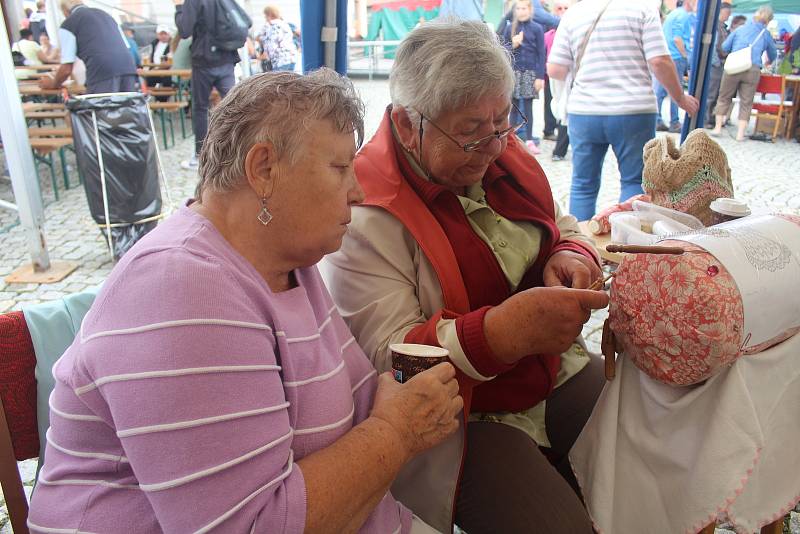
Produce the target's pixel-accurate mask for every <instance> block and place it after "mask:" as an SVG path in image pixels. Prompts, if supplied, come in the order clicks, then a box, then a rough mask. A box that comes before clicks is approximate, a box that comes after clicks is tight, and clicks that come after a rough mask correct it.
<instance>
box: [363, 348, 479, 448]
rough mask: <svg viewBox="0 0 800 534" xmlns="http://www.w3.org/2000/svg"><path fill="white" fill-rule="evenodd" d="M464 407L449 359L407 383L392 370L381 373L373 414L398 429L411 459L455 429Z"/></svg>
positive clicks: (454, 371)
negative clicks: (396, 379) (395, 375)
mask: <svg viewBox="0 0 800 534" xmlns="http://www.w3.org/2000/svg"><path fill="white" fill-rule="evenodd" d="M463 408H464V401H463V399H462V398H461V396H460V395H459V394H458V382H457V381H456V370H455V367H453V364H451V363H447V362H445V363H440V364H438V365H436V366H434V367H431V368H430V369H428V370H426V371H423V372H421V373H419V374H418V375H416V376H414V377H412V378H411V380H409V381H408V382H406V383H405V384H400V383H398V382H396V381H395V379H394V377H393V376H392V373H390V372H387V373H383V374H381V375H380V376H379V377H378V391H377V392H376V393H375V403H374V404H373V406H372V413H371V414H370V416H371V417H375V418H378V419H381V420H383V421H385V422H387V423H389V425H391V426H392V428H394V430H395V431H396V432H397V434H398V436H399V438H400V441H401V443H402V444H403V446H404V448H405V450H406V451H407V453H408V455H409V458H410V457H411V456H413V455H415V454H417V453H419V452H421V451H424V450H425V449H428V448H430V447H433V446H434V445H437V444H438V443H440V442H441V441H443V440H444V439H445V438H446V437H447V436H449V435H450V434H452V433H453V432H455V431H456V429H458V419H456V416H457V415H458V414H460V413H461V410H462V409H463Z"/></svg>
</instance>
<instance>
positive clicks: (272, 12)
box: [258, 5, 297, 71]
mask: <svg viewBox="0 0 800 534" xmlns="http://www.w3.org/2000/svg"><path fill="white" fill-rule="evenodd" d="M264 18H265V19H266V24H264V27H263V28H262V29H261V32H260V33H259V35H258V39H259V41H260V42H261V48H262V49H263V50H264V57H263V58H262V59H267V60H269V62H270V64H271V66H272V68H271V70H288V71H293V70H294V66H295V64H296V63H297V47H296V46H295V44H294V33H293V32H292V28H291V26H289V23H288V22H286V21H285V20H283V19H282V18H281V12H280V10H279V9H278V7H277V6H274V5H268V6H267V7H265V8H264Z"/></svg>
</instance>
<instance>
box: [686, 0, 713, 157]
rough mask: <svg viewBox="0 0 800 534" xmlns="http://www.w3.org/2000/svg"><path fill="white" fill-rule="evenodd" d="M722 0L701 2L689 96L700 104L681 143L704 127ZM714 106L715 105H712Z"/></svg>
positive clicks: (695, 28)
mask: <svg viewBox="0 0 800 534" xmlns="http://www.w3.org/2000/svg"><path fill="white" fill-rule="evenodd" d="M721 3H722V0H699V1H698V4H697V22H696V23H695V27H694V46H693V47H692V48H693V50H692V61H691V63H690V70H689V73H690V74H689V94H690V95H692V96H693V97H695V98H696V99H697V100H698V102H700V107H698V108H697V113H695V115H694V116H692V117H687V118H686V120H684V121H683V129H682V130H681V143H683V141H684V140H685V139H686V136H687V135H689V132H691V131H692V130H694V129H695V128H702V127H703V117H705V112H706V111H705V110H706V105H707V104H708V103H707V102H706V97H707V93H708V84H707V81H708V73H709V71H710V70H711V54H715V53H716V50H715V47H714V38H715V36H716V34H717V21H718V20H719V9H720V4H721ZM712 105H713V103H712Z"/></svg>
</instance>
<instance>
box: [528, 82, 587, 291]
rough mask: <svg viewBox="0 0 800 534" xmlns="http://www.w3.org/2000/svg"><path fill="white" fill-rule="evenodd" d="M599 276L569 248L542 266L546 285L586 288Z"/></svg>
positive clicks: (583, 259) (584, 260) (584, 259)
mask: <svg viewBox="0 0 800 534" xmlns="http://www.w3.org/2000/svg"><path fill="white" fill-rule="evenodd" d="M536 81H539V80H536ZM601 276H602V272H601V271H600V267H598V266H597V264H596V263H595V262H594V261H592V260H591V259H589V258H587V257H586V256H584V255H583V254H578V253H577V252H572V251H571V250H562V251H561V252H556V253H555V254H553V255H552V256H550V259H549V260H547V263H546V264H545V266H544V285H546V286H548V287H553V286H564V287H572V288H575V289H586V288H587V287H589V286H590V285H592V283H593V282H594V281H595V280H597V279H598V278H600V277H601Z"/></svg>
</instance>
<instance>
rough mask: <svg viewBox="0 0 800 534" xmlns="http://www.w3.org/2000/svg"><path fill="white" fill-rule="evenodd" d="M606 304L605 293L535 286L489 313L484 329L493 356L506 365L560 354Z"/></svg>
mask: <svg viewBox="0 0 800 534" xmlns="http://www.w3.org/2000/svg"><path fill="white" fill-rule="evenodd" d="M607 305H608V295H607V294H606V292H605V291H592V290H589V289H572V288H567V287H534V288H532V289H528V290H525V291H521V292H519V293H517V294H515V295H512V296H510V297H509V298H507V299H506V300H505V301H503V302H502V303H500V304H498V305H497V306H495V307H493V308H491V309H490V310H489V311H488V312H486V316H485V317H484V320H483V329H484V332H485V334H486V340H487V341H488V343H489V347H490V348H491V349H492V353H493V354H494V355H495V356H496V357H497V358H498V359H500V360H501V361H503V362H506V363H514V362H516V361H519V360H520V359H522V358H524V357H525V356H528V355H530V354H561V353H562V352H564V351H566V350H567V349H568V348H569V347H570V345H572V343H573V342H574V341H575V338H576V337H578V334H580V333H581V329H582V328H583V324H584V323H585V322H586V321H588V320H589V317H590V316H591V313H592V310H596V309H600V308H605V307H606V306H607Z"/></svg>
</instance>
